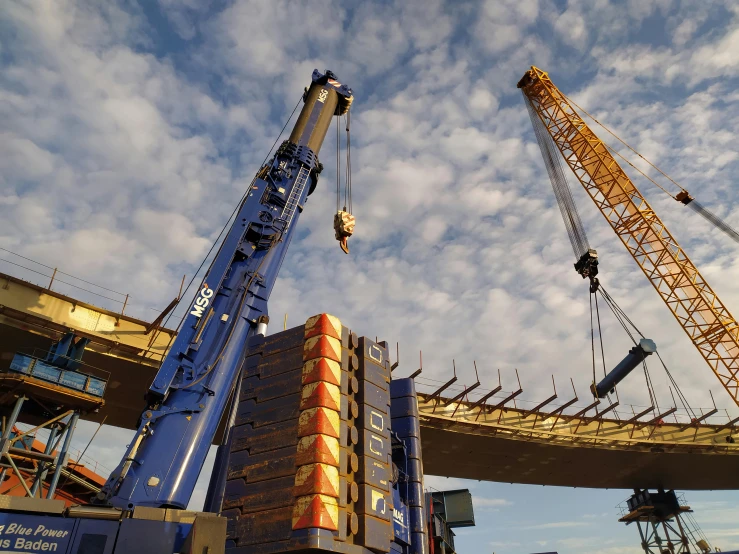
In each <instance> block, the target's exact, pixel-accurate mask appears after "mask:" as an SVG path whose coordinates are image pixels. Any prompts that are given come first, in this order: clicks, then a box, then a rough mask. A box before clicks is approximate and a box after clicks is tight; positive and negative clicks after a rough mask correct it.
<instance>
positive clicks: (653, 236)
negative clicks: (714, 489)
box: [523, 68, 739, 405]
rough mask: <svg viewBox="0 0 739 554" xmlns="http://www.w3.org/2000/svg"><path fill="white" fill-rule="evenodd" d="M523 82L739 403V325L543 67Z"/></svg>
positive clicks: (595, 198) (638, 259) (587, 184)
mask: <svg viewBox="0 0 739 554" xmlns="http://www.w3.org/2000/svg"><path fill="white" fill-rule="evenodd" d="M530 75H531V76H532V78H533V82H532V83H531V84H529V85H527V86H525V87H524V88H523V91H524V94H525V95H526V97H527V98H528V101H529V102H531V105H532V106H533V108H534V110H535V112H536V113H537V115H538V116H539V118H540V119H541V121H542V123H543V124H544V126H545V127H546V128H547V130H548V131H549V133H550V134H551V136H552V138H553V139H554V142H555V144H556V145H557V148H558V149H559V150H560V152H561V153H562V156H563V157H564V159H565V161H566V162H567V164H568V165H569V167H570V168H571V169H572V171H573V172H574V173H575V176H576V177H577V179H578V180H579V181H580V183H581V184H582V186H583V187H584V188H585V190H586V191H587V193H588V195H589V196H590V197H591V198H592V200H593V202H595V204H596V206H597V207H598V209H599V210H600V211H601V213H602V214H603V216H604V217H605V218H606V220H607V221H608V223H609V224H610V225H611V227H612V228H613V230H614V231H615V232H616V234H617V235H618V237H619V238H620V239H621V242H623V244H624V245H625V246H626V248H627V249H628V251H629V253H630V254H631V255H632V256H633V257H634V259H635V260H636V262H637V263H638V264H639V267H640V268H641V269H642V271H644V274H645V275H646V276H647V278H648V279H649V280H650V282H651V283H652V285H653V286H654V288H655V289H656V290H657V292H658V293H659V294H660V296H661V297H662V299H663V300H664V301H665V303H666V304H667V306H668V307H669V308H670V310H671V311H672V313H673V314H674V315H675V317H676V318H677V320H678V321H679V322H680V325H681V326H682V327H683V329H684V330H685V332H686V333H687V334H688V336H689V337H690V339H691V340H692V341H693V343H694V344H695V346H696V347H697V348H698V351H699V352H700V353H701V355H702V356H703V357H704V358H705V360H706V361H707V362H708V364H709V366H710V367H711V369H712V370H713V371H714V373H715V374H716V375H717V376H718V378H719V380H720V381H721V383H722V384H723V386H724V387H725V388H726V390H727V391H728V392H729V394H730V395H731V397H732V398H733V399H734V401H735V402H736V403H737V404H738V405H739V325H738V324H737V322H736V320H735V319H734V318H733V317H732V315H731V314H730V313H729V311H728V310H727V309H726V307H725V306H724V305H723V304H722V303H721V301H720V300H719V298H718V297H717V296H716V294H715V293H714V292H713V290H712V289H711V287H710V286H709V285H708V283H706V281H705V279H703V277H702V276H701V274H700V272H699V271H698V269H697V268H696V267H695V265H694V264H693V263H692V262H691V261H690V259H689V258H688V257H687V255H686V254H685V252H683V250H682V249H681V248H680V246H679V245H678V243H677V241H676V240H675V239H674V237H673V236H672V235H671V234H670V232H669V231H668V230H667V228H666V227H665V225H664V224H663V223H662V221H661V220H660V219H659V217H657V215H656V214H655V213H654V210H652V208H651V207H650V206H649V204H648V203H647V201H646V200H645V199H644V197H643V196H642V195H641V193H640V192H639V191H638V190H637V189H636V187H635V186H634V184H633V183H632V182H631V180H630V179H629V178H628V176H627V175H626V173H624V171H623V169H622V168H621V167H620V166H619V165H618V163H617V162H616V160H615V159H614V158H613V156H612V155H611V153H610V152H609V150H608V148H607V147H606V146H605V145H604V144H603V143H602V142H601V141H600V140H599V139H598V137H597V136H596V135H595V133H593V131H592V130H591V129H590V128H589V127H588V126H587V125H586V124H585V122H584V121H583V120H582V118H581V117H580V116H579V115H578V114H577V112H575V110H574V108H573V107H572V106H571V105H570V104H569V102H568V101H567V99H566V98H565V97H564V95H563V94H562V93H561V92H560V91H559V90H558V89H557V87H556V86H555V85H554V84H552V82H551V81H550V80H549V77H548V76H547V74H546V73H544V72H542V71H540V70H538V69H535V68H532V70H531V72H530Z"/></svg>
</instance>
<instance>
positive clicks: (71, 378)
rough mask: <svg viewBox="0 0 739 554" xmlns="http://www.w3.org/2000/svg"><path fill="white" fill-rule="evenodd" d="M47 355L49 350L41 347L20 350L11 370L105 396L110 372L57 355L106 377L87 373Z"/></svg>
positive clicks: (73, 364) (74, 364)
mask: <svg viewBox="0 0 739 554" xmlns="http://www.w3.org/2000/svg"><path fill="white" fill-rule="evenodd" d="M47 356H48V352H47V351H45V350H42V349H39V348H34V349H32V350H30V351H26V352H24V351H19V352H17V353H16V354H15V356H14V357H13V360H12V361H11V363H10V368H9V370H10V371H13V372H16V373H22V374H24V375H28V376H30V377H35V378H36V379H41V380H43V381H47V382H50V383H54V384H57V385H61V386H63V387H66V388H68V389H73V390H76V391H79V392H84V393H86V394H90V395H93V396H97V397H99V398H102V397H103V395H104V394H105V388H106V386H107V384H108V381H109V380H110V372H108V371H105V370H103V369H100V368H97V367H94V366H91V365H89V364H86V363H84V362H81V361H79V360H75V359H72V358H69V357H67V356H55V357H56V358H61V359H63V360H67V362H68V363H69V364H70V365H71V367H74V366H83V367H87V368H90V370H94V371H95V372H96V373H100V374H103V375H104V377H100V376H97V375H93V374H91V373H86V372H84V371H80V370H78V369H65V368H62V367H58V366H56V365H52V364H51V363H50V362H49V361H48V360H47Z"/></svg>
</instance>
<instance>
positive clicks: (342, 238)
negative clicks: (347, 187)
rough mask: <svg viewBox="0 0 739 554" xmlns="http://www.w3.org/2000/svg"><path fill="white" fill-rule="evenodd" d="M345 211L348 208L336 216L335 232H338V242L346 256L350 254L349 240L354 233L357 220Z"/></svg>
mask: <svg viewBox="0 0 739 554" xmlns="http://www.w3.org/2000/svg"><path fill="white" fill-rule="evenodd" d="M345 210H346V208H345V209H344V210H339V211H338V212H336V213H335V214H334V231H335V232H336V240H338V241H339V246H340V247H341V249H342V250H343V251H344V254H348V253H349V246H348V244H347V240H348V239H349V237H351V236H352V234H353V233H354V225H355V224H356V220H355V218H354V216H353V215H352V214H350V213H349V212H347V211H345Z"/></svg>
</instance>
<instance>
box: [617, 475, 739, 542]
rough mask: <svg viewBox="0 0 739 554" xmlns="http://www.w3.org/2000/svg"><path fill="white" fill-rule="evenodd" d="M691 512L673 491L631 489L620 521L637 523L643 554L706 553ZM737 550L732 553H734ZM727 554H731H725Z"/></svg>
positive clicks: (701, 536)
mask: <svg viewBox="0 0 739 554" xmlns="http://www.w3.org/2000/svg"><path fill="white" fill-rule="evenodd" d="M692 512H693V510H691V509H690V506H687V505H685V502H684V498H682V497H679V496H678V495H677V494H675V491H672V490H668V491H665V490H664V489H659V490H657V491H649V490H638V489H636V490H634V494H633V495H631V497H630V498H628V499H627V500H626V503H625V506H623V505H622V506H621V518H620V519H619V521H620V522H623V523H626V525H631V524H632V523H635V524H636V527H637V529H638V530H639V536H640V538H641V547H642V549H643V550H644V552H645V553H646V554H686V553H690V552H692V553H694V554H708V553H710V552H720V550H718V549H716V550H713V548H712V546H711V544H710V543H709V541H708V539H707V538H706V536H705V535H704V534H703V532H702V531H701V529H700V527H698V525H697V523H696V522H695V520H694V519H693V517H692ZM736 552H739V551H733V553H734V554H736ZM727 554H730V553H727Z"/></svg>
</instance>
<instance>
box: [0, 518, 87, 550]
mask: <svg viewBox="0 0 739 554" xmlns="http://www.w3.org/2000/svg"><path fill="white" fill-rule="evenodd" d="M75 523H76V520H72V519H62V518H53V517H43V516H29V515H23V514H8V513H4V514H2V513H0V553H1V554H11V553H13V554H15V553H20V552H26V553H27V552H33V553H36V552H61V553H64V552H66V551H67V549H68V546H69V543H70V540H71V539H72V537H73V536H74V533H73V531H74V526H75Z"/></svg>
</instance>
